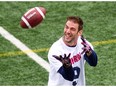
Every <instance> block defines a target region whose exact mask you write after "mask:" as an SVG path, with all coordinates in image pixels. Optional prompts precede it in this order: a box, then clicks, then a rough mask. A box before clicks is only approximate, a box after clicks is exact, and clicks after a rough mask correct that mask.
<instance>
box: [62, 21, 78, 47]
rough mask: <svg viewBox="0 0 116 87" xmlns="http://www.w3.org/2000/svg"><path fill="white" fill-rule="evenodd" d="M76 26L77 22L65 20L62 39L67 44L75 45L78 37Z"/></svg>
mask: <svg viewBox="0 0 116 87" xmlns="http://www.w3.org/2000/svg"><path fill="white" fill-rule="evenodd" d="M78 27H79V24H77V23H74V22H72V21H67V22H66V25H65V27H64V37H63V40H64V42H65V43H66V44H68V45H75V44H76V42H77V38H78Z"/></svg>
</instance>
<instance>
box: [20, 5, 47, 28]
mask: <svg viewBox="0 0 116 87" xmlns="http://www.w3.org/2000/svg"><path fill="white" fill-rule="evenodd" d="M45 15H46V9H45V8H44V7H34V8H31V9H30V10H28V11H27V12H26V13H25V14H24V15H23V16H22V17H21V21H20V26H21V27H22V28H25V29H30V28H33V27H36V26H37V25H39V24H40V23H41V22H42V20H43V19H44V18H45Z"/></svg>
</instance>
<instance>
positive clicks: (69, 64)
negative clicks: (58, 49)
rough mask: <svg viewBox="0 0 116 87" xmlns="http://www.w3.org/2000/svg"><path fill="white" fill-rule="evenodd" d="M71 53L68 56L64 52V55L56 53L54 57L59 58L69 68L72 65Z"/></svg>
mask: <svg viewBox="0 0 116 87" xmlns="http://www.w3.org/2000/svg"><path fill="white" fill-rule="evenodd" d="M70 55H71V54H70V53H69V55H68V56H66V54H64V57H63V56H61V55H60V56H56V55H53V57H54V58H56V59H57V60H59V61H60V62H62V64H63V66H64V67H65V68H69V67H71V62H70V58H69V57H70Z"/></svg>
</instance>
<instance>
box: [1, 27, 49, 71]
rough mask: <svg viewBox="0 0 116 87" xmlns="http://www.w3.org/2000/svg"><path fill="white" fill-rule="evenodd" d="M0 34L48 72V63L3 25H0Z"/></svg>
mask: <svg viewBox="0 0 116 87" xmlns="http://www.w3.org/2000/svg"><path fill="white" fill-rule="evenodd" d="M0 34H1V35H2V36H3V37H4V38H5V39H7V40H8V41H10V42H11V43H12V44H14V45H15V46H16V47H17V48H19V49H20V50H21V51H23V52H24V53H25V54H27V55H28V56H29V57H30V58H32V59H33V60H34V61H36V62H37V63H38V64H39V65H41V66H42V67H43V68H45V69H46V70H47V71H48V72H49V70H50V69H49V63H48V62H47V61H45V60H44V59H42V58H41V57H40V56H38V55H37V54H36V53H34V52H33V51H32V50H31V49H30V48H28V47H27V46H26V45H25V44H23V43H22V42H21V41H20V40H18V39H17V38H15V37H14V36H13V35H12V34H10V33H9V32H8V31H6V30H5V29H4V28H3V27H0Z"/></svg>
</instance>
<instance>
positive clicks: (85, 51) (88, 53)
mask: <svg viewBox="0 0 116 87" xmlns="http://www.w3.org/2000/svg"><path fill="white" fill-rule="evenodd" d="M81 39H82V41H83V42H82V43H81V44H82V45H83V46H84V47H83V48H82V49H83V51H82V53H81V54H83V53H86V54H87V56H90V55H91V53H92V49H91V47H90V46H89V44H88V43H87V42H86V41H85V39H84V37H83V36H82V37H81Z"/></svg>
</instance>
